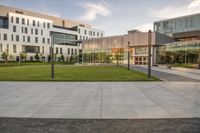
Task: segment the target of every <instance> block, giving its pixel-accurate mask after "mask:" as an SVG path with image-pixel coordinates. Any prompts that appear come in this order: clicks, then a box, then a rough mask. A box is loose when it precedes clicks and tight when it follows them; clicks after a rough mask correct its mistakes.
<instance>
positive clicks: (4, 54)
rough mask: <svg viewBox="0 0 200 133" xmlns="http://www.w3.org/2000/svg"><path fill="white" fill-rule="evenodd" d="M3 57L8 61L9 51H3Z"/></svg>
mask: <svg viewBox="0 0 200 133" xmlns="http://www.w3.org/2000/svg"><path fill="white" fill-rule="evenodd" d="M1 58H2V59H3V60H4V61H5V62H7V61H8V53H7V52H3V53H2V54H1Z"/></svg>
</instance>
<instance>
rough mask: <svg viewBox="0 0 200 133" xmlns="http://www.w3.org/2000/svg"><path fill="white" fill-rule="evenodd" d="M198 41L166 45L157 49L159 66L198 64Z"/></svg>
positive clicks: (199, 47)
mask: <svg viewBox="0 0 200 133" xmlns="http://www.w3.org/2000/svg"><path fill="white" fill-rule="evenodd" d="M199 58H200V41H192V42H181V43H172V44H166V45H165V46H161V47H159V48H158V61H157V62H158V63H159V64H175V63H179V64H183V63H185V64H186V63H190V64H198V63H199Z"/></svg>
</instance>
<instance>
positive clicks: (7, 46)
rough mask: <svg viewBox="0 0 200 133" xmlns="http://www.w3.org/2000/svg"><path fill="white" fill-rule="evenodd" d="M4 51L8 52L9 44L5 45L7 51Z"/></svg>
mask: <svg viewBox="0 0 200 133" xmlns="http://www.w3.org/2000/svg"><path fill="white" fill-rule="evenodd" d="M6 51H7V52H9V44H7V49H6Z"/></svg>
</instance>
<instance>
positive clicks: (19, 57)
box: [19, 51, 21, 66]
mask: <svg viewBox="0 0 200 133" xmlns="http://www.w3.org/2000/svg"><path fill="white" fill-rule="evenodd" d="M19 66H21V51H20V52H19Z"/></svg>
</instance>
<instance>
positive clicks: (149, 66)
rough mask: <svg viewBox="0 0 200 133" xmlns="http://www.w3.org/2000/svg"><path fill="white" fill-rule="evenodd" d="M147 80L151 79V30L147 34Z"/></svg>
mask: <svg viewBox="0 0 200 133" xmlns="http://www.w3.org/2000/svg"><path fill="white" fill-rule="evenodd" d="M148 78H149V79H151V30H149V33H148Z"/></svg>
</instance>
